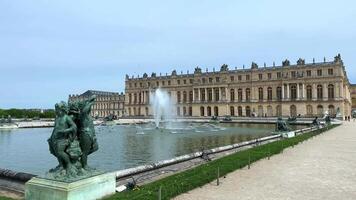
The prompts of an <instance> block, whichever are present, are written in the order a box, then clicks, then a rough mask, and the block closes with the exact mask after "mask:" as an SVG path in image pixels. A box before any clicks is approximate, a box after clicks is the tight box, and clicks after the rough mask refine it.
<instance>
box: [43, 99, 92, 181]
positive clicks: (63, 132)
mask: <svg viewBox="0 0 356 200" xmlns="http://www.w3.org/2000/svg"><path fill="white" fill-rule="evenodd" d="M95 98H96V97H95V96H92V97H90V98H89V99H88V100H84V101H75V102H71V103H69V105H68V104H66V103H65V102H60V103H57V104H56V105H55V111H56V119H55V124H54V129H53V132H52V135H51V137H50V138H49V139H48V144H49V149H50V152H51V154H53V155H54V156H55V157H56V158H57V160H58V163H59V164H58V166H57V167H55V168H53V169H51V170H50V171H49V172H48V173H47V174H46V177H47V178H51V179H55V180H64V181H71V180H77V179H80V178H85V177H88V176H91V175H95V174H98V171H96V170H95V169H91V168H90V167H88V164H87V157H88V155H89V154H91V153H93V152H95V151H97V150H98V143H97V140H96V136H95V130H94V123H93V119H92V118H91V116H90V112H91V106H92V105H93V104H94V102H95Z"/></svg>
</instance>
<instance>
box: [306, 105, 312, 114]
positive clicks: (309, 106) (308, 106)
mask: <svg viewBox="0 0 356 200" xmlns="http://www.w3.org/2000/svg"><path fill="white" fill-rule="evenodd" d="M307 116H308V117H311V116H313V106H312V105H307Z"/></svg>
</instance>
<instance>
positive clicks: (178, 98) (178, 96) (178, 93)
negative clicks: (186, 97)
mask: <svg viewBox="0 0 356 200" xmlns="http://www.w3.org/2000/svg"><path fill="white" fill-rule="evenodd" d="M177 102H178V103H180V92H179V91H178V92H177Z"/></svg>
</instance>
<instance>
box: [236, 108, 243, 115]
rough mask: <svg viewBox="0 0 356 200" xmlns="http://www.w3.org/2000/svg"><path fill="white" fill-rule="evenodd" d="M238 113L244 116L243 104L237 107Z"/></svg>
mask: <svg viewBox="0 0 356 200" xmlns="http://www.w3.org/2000/svg"><path fill="white" fill-rule="evenodd" d="M237 114H238V115H239V117H242V106H239V107H237Z"/></svg>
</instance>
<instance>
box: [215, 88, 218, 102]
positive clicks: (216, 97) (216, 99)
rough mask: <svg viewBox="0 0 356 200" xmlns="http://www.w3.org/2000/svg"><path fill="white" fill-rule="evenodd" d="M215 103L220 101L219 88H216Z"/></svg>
mask: <svg viewBox="0 0 356 200" xmlns="http://www.w3.org/2000/svg"><path fill="white" fill-rule="evenodd" d="M215 101H219V88H215Z"/></svg>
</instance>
